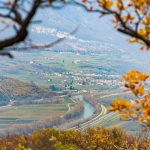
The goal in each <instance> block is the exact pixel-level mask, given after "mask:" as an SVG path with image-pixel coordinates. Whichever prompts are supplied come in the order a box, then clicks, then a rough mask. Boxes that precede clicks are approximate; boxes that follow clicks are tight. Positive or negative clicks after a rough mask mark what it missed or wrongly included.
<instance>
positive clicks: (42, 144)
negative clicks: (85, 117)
mask: <svg viewBox="0 0 150 150" xmlns="http://www.w3.org/2000/svg"><path fill="white" fill-rule="evenodd" d="M141 143H142V144H141ZM0 149H1V150H116V149H119V150H127V149H128V150H133V149H134V150H149V149H150V138H149V137H144V138H139V137H135V136H133V135H127V134H125V133H124V131H123V130H121V129H119V128H113V129H103V128H99V127H97V128H93V129H90V128H89V129H86V130H84V131H75V130H68V131H62V130H55V129H43V130H40V131H35V132H34V133H32V134H31V135H29V136H27V135H26V136H25V135H24V136H18V135H13V136H9V137H6V138H2V139H1V140H0Z"/></svg>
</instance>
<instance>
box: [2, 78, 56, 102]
mask: <svg viewBox="0 0 150 150" xmlns="http://www.w3.org/2000/svg"><path fill="white" fill-rule="evenodd" d="M55 95H56V93H54V92H51V91H50V90H49V88H48V87H44V86H37V85H35V84H33V83H27V82H23V81H19V80H16V79H12V78H7V77H0V99H1V101H2V100H10V99H12V100H33V99H41V98H50V97H53V96H55Z"/></svg>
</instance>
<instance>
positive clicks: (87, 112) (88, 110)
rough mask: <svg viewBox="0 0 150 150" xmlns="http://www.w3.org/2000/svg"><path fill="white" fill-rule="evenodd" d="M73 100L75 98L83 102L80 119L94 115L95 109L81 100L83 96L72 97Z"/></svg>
mask: <svg viewBox="0 0 150 150" xmlns="http://www.w3.org/2000/svg"><path fill="white" fill-rule="evenodd" d="M74 98H77V99H80V100H81V101H83V104H84V111H83V114H82V115H81V117H82V118H88V117H90V116H92V115H93V114H94V112H95V108H94V107H93V106H92V105H91V104H90V103H88V102H87V101H85V100H84V99H83V95H76V96H74Z"/></svg>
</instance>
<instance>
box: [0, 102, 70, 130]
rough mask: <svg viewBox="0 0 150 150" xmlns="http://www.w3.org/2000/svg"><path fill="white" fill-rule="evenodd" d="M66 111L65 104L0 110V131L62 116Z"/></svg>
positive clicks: (24, 106)
mask: <svg viewBox="0 0 150 150" xmlns="http://www.w3.org/2000/svg"><path fill="white" fill-rule="evenodd" d="M67 111H68V106H67V104H65V103H63V104H39V105H38V104H36V105H32V104H30V105H21V106H10V107H7V108H5V109H3V110H1V108H0V130H2V129H4V128H10V127H16V126H18V125H21V124H27V123H32V122H38V121H40V122H41V121H45V120H48V119H50V118H51V117H54V116H55V117H57V116H61V115H64V114H65V113H66V112H67Z"/></svg>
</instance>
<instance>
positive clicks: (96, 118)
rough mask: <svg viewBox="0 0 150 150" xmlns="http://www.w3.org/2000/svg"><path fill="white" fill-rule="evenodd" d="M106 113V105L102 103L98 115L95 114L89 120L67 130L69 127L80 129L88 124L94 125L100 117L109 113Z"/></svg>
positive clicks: (88, 125)
mask: <svg viewBox="0 0 150 150" xmlns="http://www.w3.org/2000/svg"><path fill="white" fill-rule="evenodd" d="M106 113H107V109H106V107H105V106H104V105H101V112H100V114H99V115H97V116H96V117H94V118H92V119H91V120H89V121H87V122H84V123H81V124H80V125H78V126H75V127H72V128H69V129H67V130H70V129H77V130H80V129H85V128H88V127H90V126H93V125H96V124H98V123H99V121H100V120H101V119H102V118H104V116H105V117H106V115H110V113H108V114H106Z"/></svg>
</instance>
